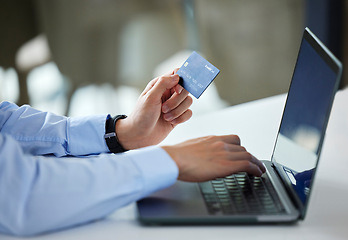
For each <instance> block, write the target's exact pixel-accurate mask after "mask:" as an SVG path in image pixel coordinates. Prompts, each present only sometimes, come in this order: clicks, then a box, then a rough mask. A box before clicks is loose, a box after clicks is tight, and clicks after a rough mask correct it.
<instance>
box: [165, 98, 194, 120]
mask: <svg viewBox="0 0 348 240" xmlns="http://www.w3.org/2000/svg"><path fill="white" fill-rule="evenodd" d="M191 105H192V98H191V97H189V96H187V97H186V98H185V100H184V101H183V102H182V103H180V105H179V106H178V107H177V108H175V109H173V110H172V111H170V112H168V113H165V114H164V115H163V118H164V120H166V121H168V122H170V121H172V120H174V119H176V118H178V117H180V116H181V115H182V114H183V113H184V112H185V111H186V110H187V109H188V108H189V107H190V106H191Z"/></svg>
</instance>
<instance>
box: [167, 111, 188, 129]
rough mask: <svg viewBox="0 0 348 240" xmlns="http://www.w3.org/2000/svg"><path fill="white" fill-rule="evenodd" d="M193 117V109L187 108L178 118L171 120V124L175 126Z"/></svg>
mask: <svg viewBox="0 0 348 240" xmlns="http://www.w3.org/2000/svg"><path fill="white" fill-rule="evenodd" d="M191 117H192V111H191V110H190V109H187V110H186V111H185V112H184V113H183V114H181V115H180V116H179V117H178V118H176V119H174V120H172V121H171V124H172V125H173V126H176V125H178V124H181V123H184V122H186V121H188V120H189V119H190V118H191Z"/></svg>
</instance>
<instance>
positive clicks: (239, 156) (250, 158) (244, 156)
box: [228, 151, 266, 173]
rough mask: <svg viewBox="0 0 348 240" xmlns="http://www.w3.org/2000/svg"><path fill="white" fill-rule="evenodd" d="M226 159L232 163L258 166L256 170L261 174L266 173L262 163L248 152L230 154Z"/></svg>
mask: <svg viewBox="0 0 348 240" xmlns="http://www.w3.org/2000/svg"><path fill="white" fill-rule="evenodd" d="M228 159H229V160H233V161H234V162H235V161H240V160H244V161H246V162H250V163H252V164H254V165H256V166H258V168H259V169H260V170H261V172H263V173H264V172H266V168H265V166H264V165H263V163H262V162H261V161H260V160H258V159H257V158H256V157H255V156H253V155H252V154H251V153H249V152H242V151H241V152H231V153H230V154H229V156H228Z"/></svg>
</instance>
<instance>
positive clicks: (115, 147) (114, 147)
mask: <svg viewBox="0 0 348 240" xmlns="http://www.w3.org/2000/svg"><path fill="white" fill-rule="evenodd" d="M126 117H127V116H126V115H117V116H115V117H113V118H112V117H111V116H110V115H108V116H107V119H106V123H105V135H104V139H105V142H106V145H107V146H108V148H109V150H110V152H113V153H120V152H125V151H127V150H126V149H124V148H123V147H122V145H121V144H120V142H119V140H118V138H117V135H116V132H115V130H116V122H117V121H118V120H119V119H124V118H126Z"/></svg>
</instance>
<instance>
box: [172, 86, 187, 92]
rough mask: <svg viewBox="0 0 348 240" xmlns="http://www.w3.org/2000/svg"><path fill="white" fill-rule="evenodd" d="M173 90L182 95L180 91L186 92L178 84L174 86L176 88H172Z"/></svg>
mask: <svg viewBox="0 0 348 240" xmlns="http://www.w3.org/2000/svg"><path fill="white" fill-rule="evenodd" d="M174 90H175V92H176V93H177V94H180V93H182V91H185V92H187V91H186V90H185V89H184V88H183V87H182V86H181V85H180V84H178V85H176V86H175V87H174ZM187 94H188V92H187Z"/></svg>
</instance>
